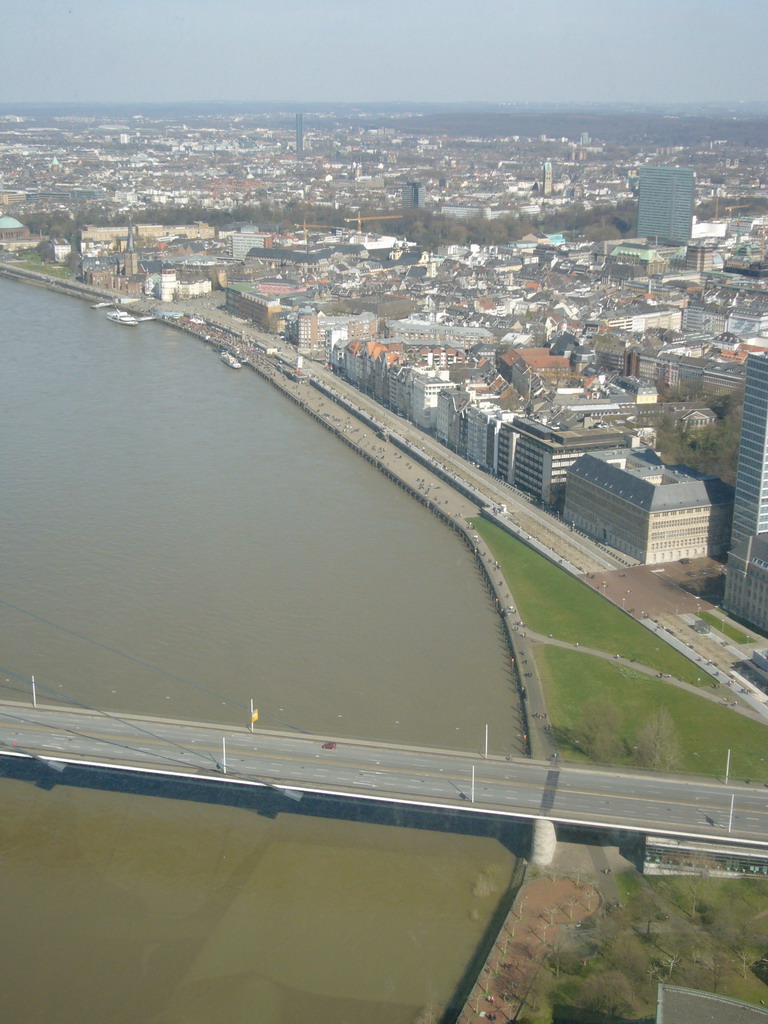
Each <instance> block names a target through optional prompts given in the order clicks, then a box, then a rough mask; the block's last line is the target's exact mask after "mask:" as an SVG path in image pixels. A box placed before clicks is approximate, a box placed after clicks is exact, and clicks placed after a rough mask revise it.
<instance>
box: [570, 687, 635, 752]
mask: <svg viewBox="0 0 768 1024" xmlns="http://www.w3.org/2000/svg"><path fill="white" fill-rule="evenodd" d="M621 723H622V715H621V711H620V710H619V709H618V707H616V705H615V704H612V703H611V702H610V701H608V702H603V701H597V700H592V701H588V702H587V703H586V704H585V705H584V708H583V710H582V716H581V729H580V732H579V736H578V739H579V741H580V743H581V745H582V746H583V748H584V750H585V751H586V752H587V753H588V754H589V755H590V757H592V758H594V759H595V760H596V761H602V762H604V763H611V762H614V761H617V760H618V759H619V758H620V757H621V755H622V754H623V753H624V743H623V741H622V739H621Z"/></svg>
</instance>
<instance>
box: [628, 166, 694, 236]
mask: <svg viewBox="0 0 768 1024" xmlns="http://www.w3.org/2000/svg"><path fill="white" fill-rule="evenodd" d="M693 181H694V178H693V171H692V170H691V169H690V168H688V167H641V168H640V190H639V197H638V198H639V201H638V205H637V233H638V235H639V236H640V237H641V238H648V239H650V240H651V241H660V242H662V241H663V242H672V243H676V244H679V245H683V244H684V243H686V242H687V241H688V240H689V239H690V237H691V233H692V231H693V200H694V185H693Z"/></svg>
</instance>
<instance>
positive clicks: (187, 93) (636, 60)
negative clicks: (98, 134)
mask: <svg viewBox="0 0 768 1024" xmlns="http://www.w3.org/2000/svg"><path fill="white" fill-rule="evenodd" d="M2 22H3V33H2V40H3V41H2V47H3V51H4V53H3V58H2V59H0V108H1V107H2V105H3V104H4V103H23V102H45V101H63V102H78V103H93V102H99V101H101V102H105V103H107V102H109V103H112V102H127V103H133V102H135V103H147V102H162V103H169V102H184V101H190V102H194V101H240V102H248V101H255V102H270V103H272V102H274V103H281V102H286V103H300V104H304V105H306V106H307V107H308V108H311V103H312V101H316V102H331V103H332V102H340V101H347V102H360V103H362V102H396V101H398V102H410V103H418V102H434V103H441V102H478V101H481V102H491V103H531V104H537V103H564V102H567V103H605V102H632V103H659V102H674V103H698V102H723V101H727V102H731V101H741V102H744V101H750V100H755V101H761V102H764V101H766V100H768V74H767V73H766V69H765V60H764V46H765V39H766V36H767V35H768V0H730V2H728V3H724V2H722V0H720V2H713V0H387V2H381V0H378V2H377V0H324V2H323V0H279V2H278V0H22V2H20V3H11V2H10V0H6V2H5V3H4V4H3V19H2Z"/></svg>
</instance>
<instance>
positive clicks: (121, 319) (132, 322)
mask: <svg viewBox="0 0 768 1024" xmlns="http://www.w3.org/2000/svg"><path fill="white" fill-rule="evenodd" d="M107 320H111V321H112V323H113V324H122V325H123V327H135V326H136V325H137V324H138V322H139V321H138V320H137V319H136V317H135V316H131V314H130V313H126V312H125V310H124V309H114V310H112V312H111V313H107Z"/></svg>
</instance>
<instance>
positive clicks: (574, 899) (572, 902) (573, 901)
mask: <svg viewBox="0 0 768 1024" xmlns="http://www.w3.org/2000/svg"><path fill="white" fill-rule="evenodd" d="M578 902H579V897H578V896H569V897H568V899H567V900H566V901H565V912H566V914H567V915H568V919H569V920H570V921H572V920H573V910H574V907H575V906H576V905H577V903H578Z"/></svg>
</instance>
